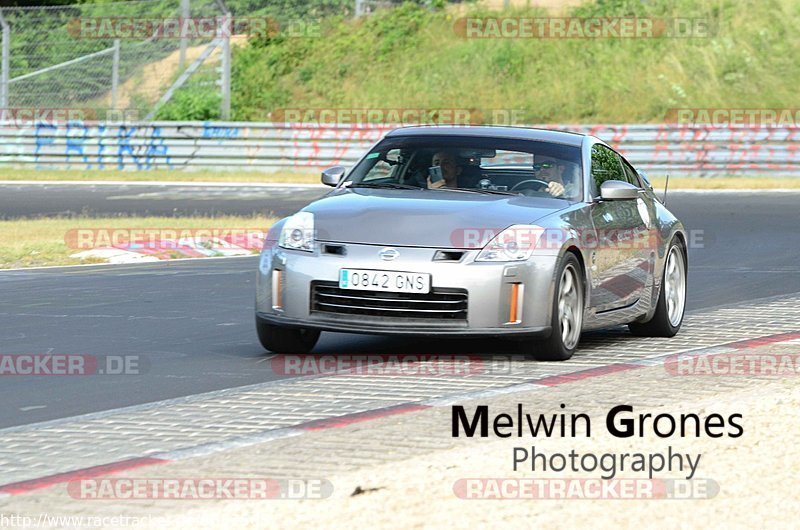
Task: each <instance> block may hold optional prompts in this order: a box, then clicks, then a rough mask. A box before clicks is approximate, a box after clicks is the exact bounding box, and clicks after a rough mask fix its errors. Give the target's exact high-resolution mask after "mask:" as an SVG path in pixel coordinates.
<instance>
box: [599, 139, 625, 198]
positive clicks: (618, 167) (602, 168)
mask: <svg viewBox="0 0 800 530" xmlns="http://www.w3.org/2000/svg"><path fill="white" fill-rule="evenodd" d="M591 174H592V182H593V184H594V187H595V189H594V190H593V193H594V195H595V196H596V195H598V194H599V193H600V186H601V185H602V184H603V182H605V181H607V180H622V181H626V182H627V180H628V179H627V178H625V173H624V172H623V171H622V163H621V162H620V159H619V155H617V153H615V152H614V151H612V150H611V149H609V148H608V147H606V146H604V145H601V144H595V145H593V146H592V173H591Z"/></svg>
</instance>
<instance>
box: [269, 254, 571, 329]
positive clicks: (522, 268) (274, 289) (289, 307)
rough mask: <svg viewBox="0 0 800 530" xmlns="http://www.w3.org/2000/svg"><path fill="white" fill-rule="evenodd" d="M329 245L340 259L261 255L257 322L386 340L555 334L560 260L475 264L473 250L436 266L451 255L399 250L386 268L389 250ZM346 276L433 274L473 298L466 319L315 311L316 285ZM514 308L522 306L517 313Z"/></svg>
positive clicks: (435, 284)
mask: <svg viewBox="0 0 800 530" xmlns="http://www.w3.org/2000/svg"><path fill="white" fill-rule="evenodd" d="M330 245H335V246H336V247H337V250H338V251H339V252H340V253H338V254H334V253H329V252H326V249H327V248H329V247H328V244H326V243H325V242H318V244H317V248H316V249H315V251H314V252H313V253H309V252H301V251H292V250H286V249H282V248H280V247H278V246H277V245H272V246H269V247H268V248H266V249H265V250H264V251H263V252H262V254H261V259H260V262H259V271H258V277H257V282H256V316H257V318H258V319H260V320H262V321H264V322H268V323H271V324H276V325H281V326H286V327H306V328H313V329H320V330H326V331H340V332H347V333H369V334H387V335H429V336H430V335H447V336H476V335H481V336H501V335H504V336H520V337H523V336H547V335H549V333H550V321H551V320H550V314H551V310H552V300H553V298H552V288H553V287H552V286H553V280H554V271H555V267H556V264H557V260H558V257H557V256H555V255H542V256H536V255H534V257H532V258H531V259H529V260H528V261H526V262H515V263H483V262H475V261H474V260H475V257H476V256H477V254H478V251H476V250H468V251H464V252H463V255H462V256H461V259H459V260H458V261H435V260H434V256H435V255H436V252H437V250H447V249H435V248H412V247H395V248H396V249H397V250H398V251H399V256H398V257H397V258H396V259H394V260H392V261H382V260H381V259H380V258H379V257H378V253H379V252H380V251H381V250H382V249H383V248H384V247H382V246H376V245H360V244H343V243H335V244H334V243H331V244H330ZM459 252H460V251H459ZM342 268H353V269H377V270H392V271H404V272H420V273H429V274H431V286H432V288H433V289H459V290H464V291H466V296H467V311H466V318H463V319H459V320H451V319H439V318H409V317H408V315H405V316H404V315H403V313H402V312H398V313H396V316H394V315H393V316H392V317H384V316H373V315H353V314H340V313H331V312H322V311H319V310H315V309H314V308H313V304H312V282H319V281H322V282H337V281H338V278H339V270H340V269H342ZM275 271H279V272H280V274H279V275H276V273H275ZM273 278H280V285H277V284H276V285H275V286H273ZM515 285H516V287H515ZM512 305H515V306H516V307H515V308H514V310H512V307H511V306H512Z"/></svg>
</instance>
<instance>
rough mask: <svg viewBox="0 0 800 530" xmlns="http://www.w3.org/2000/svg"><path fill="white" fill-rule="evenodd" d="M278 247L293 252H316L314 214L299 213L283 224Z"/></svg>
mask: <svg viewBox="0 0 800 530" xmlns="http://www.w3.org/2000/svg"><path fill="white" fill-rule="evenodd" d="M278 246H280V247H283V248H290V249H292V250H304V251H306V252H313V250H314V214H313V213H310V212H298V213H296V214H294V215H293V216H291V217H290V218H288V219H287V220H286V222H285V223H284V224H283V230H281V236H280V238H278Z"/></svg>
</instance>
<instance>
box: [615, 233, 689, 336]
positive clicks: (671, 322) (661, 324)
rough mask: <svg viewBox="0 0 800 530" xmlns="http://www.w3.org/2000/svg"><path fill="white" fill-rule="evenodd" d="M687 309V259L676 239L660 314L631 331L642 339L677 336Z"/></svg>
mask: <svg viewBox="0 0 800 530" xmlns="http://www.w3.org/2000/svg"><path fill="white" fill-rule="evenodd" d="M685 310H686V258H685V255H684V253H683V248H682V247H681V245H680V243H678V242H677V241H675V240H673V242H672V243H671V244H670V247H669V253H668V254H667V261H666V263H665V265H664V277H663V279H662V280H661V293H660V294H659V295H658V302H657V303H656V312H655V313H654V314H653V318H651V319H650V320H648V321H647V322H632V323H630V324H628V328H629V329H630V330H631V333H633V334H634V335H639V336H641V337H673V336H675V334H676V333H678V330H679V329H681V324H682V323H683V313H684V311H685Z"/></svg>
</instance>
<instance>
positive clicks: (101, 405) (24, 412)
mask: <svg viewBox="0 0 800 530" xmlns="http://www.w3.org/2000/svg"><path fill="white" fill-rule="evenodd" d="M306 191H309V192H315V193H316V194H319V193H320V192H321V191H324V190H320V189H312V190H306ZM0 196H2V195H0ZM293 197H294V199H293V200H296V202H297V207H300V206H301V205H302V200H300V199H299V197H297V196H296V195H293ZM6 200H7V199H5V198H4V199H2V201H3V202H5V201H6ZM48 200H50V199H48ZM53 200H54V202H58V203H61V201H59V200H58V195H56V197H54V198H53ZM198 200H199V199H198ZM278 200H280V201H282V200H283V199H280V198H277V197H275V198H272V199H267V198H261V199H259V201H260V203H261V208H265V209H266V210H261V211H270V209H272V210H273V211H276V210H275V209H276V207H277V205H276V204H275V203H274V202H272V201H278ZM798 200H800V194H773V193H770V194H758V195H748V194H720V195H714V194H686V193H671V196H670V200H669V206H670V208H671V209H672V210H673V211H674V212H675V213H676V214H677V215H678V216H679V217H680V218H681V219H683V220H684V223H685V224H686V227H687V229H689V230H703V237H704V245H705V246H704V248H691V249H690V272H689V310H692V309H699V308H704V307H712V306H716V305H720V304H727V303H733V302H739V301H747V300H753V299H757V298H761V297H766V296H772V295H778V294H785V293H792V292H800V264H798V261H800V260H798V257H800V256H799V255H798V252H799V251H798V249H800V231H798V230H797V229H796V224H797V221H798V214H797V211H798V208H797V202H798ZM163 201H164V202H163V205H162V204H161V203H160V202H159V207H164V208H166V209H165V210H163V211H161V212H160V213H166V212H169V211H174V208H176V204H178V203H177V202H175V200H171V199H163ZM205 201H206V204H208V205H213V207H214V208H215V210H214V211H216V212H219V213H242V212H241V211H239V210H237V209H236V208H238V207H240V206H241V203H240V202H239V200H238V199H232V200H226V199H223V198H222V197H216V200H214V201H213V203H212V202H209V200H208V199H205ZM154 202H157V201H155V200H152V201H150V202H148V203H147V205H148V206H147V207H146V208H145V210H146V211H147V212H150V213H159V212H158V211H156V210H154V209H153V208H154V207H153V206H152V205H153V203H154ZM62 204H63V203H62ZM293 204H294V203H293ZM192 205H193V203H191V204H189V205H188V206H187V207H193V206H192ZM0 207H2V208H3V210H2V212H3V213H4V214H8V211H7V210H6V209H5V205H2V206H0ZM291 209H295V208H294V206H292V208H291ZM32 213H34V212H33V210H32V209H31V208H28V209H26V210H25V211H24V215H30V214H32ZM287 213H288V212H287ZM22 214H23V213H18V214H16V215H22ZM255 267H256V260H255V258H240V259H228V260H206V261H191V262H173V263H163V264H154V265H135V266H120V267H111V266H108V267H105V266H104V267H87V268H69V269H50V270H39V271H17V272H4V273H0V293H1V295H0V319H2V321H3V326H2V328H0V353H6V354H20V353H45V352H52V353H74V354H95V355H139V356H141V358H142V359H143V363H144V364H145V365H146V373H144V374H142V375H136V376H132V375H127V376H88V377H5V378H3V379H4V380H3V384H2V385H0V399H2V401H3V403H4V405H5V406H4V407H3V408H2V410H0V428H2V427H8V426H12V425H21V424H27V423H32V422H37V421H43V420H47V419H53V418H60V417H66V416H72V415H76V414H81V413H86V412H92V411H98V410H106V409H111V408H117V407H122V406H127V405H134V404H139V403H146V402H151V401H157V400H162V399H167V398H171V397H177V396H182V395H190V394H196V393H199V392H204V391H208V390H214V389H222V388H230V387H236V386H241V385H246V384H250V383H258V382H264V381H269V380H273V379H277V378H279V377H280V376H279V375H277V374H275V373H274V372H272V371H271V369H270V365H269V363H268V362H265V355H264V353H263V352H262V350H261V348H260V346H259V345H258V343H257V340H256V338H255V333H254V331H253V325H252V320H253V315H252V306H253V280H254V275H255ZM464 347H465V346H464V343H463V342H458V341H436V342H435V343H431V342H426V343H424V344H423V343H419V342H417V341H414V340H397V339H387V338H380V337H361V336H354V335H344V334H341V335H339V334H330V333H326V334H323V338H322V340H321V341H320V343H319V346H318V347H317V350H316V351H317V352H319V353H390V352H391V353H400V352H407V353H420V352H425V353H445V352H457V351H464ZM495 350H496V345H492V344H491V343H488V344H479V345H476V344H474V342H470V343H469V352H470V353H473V352H485V353H487V354H488V353H490V352H492V351H495Z"/></svg>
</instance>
